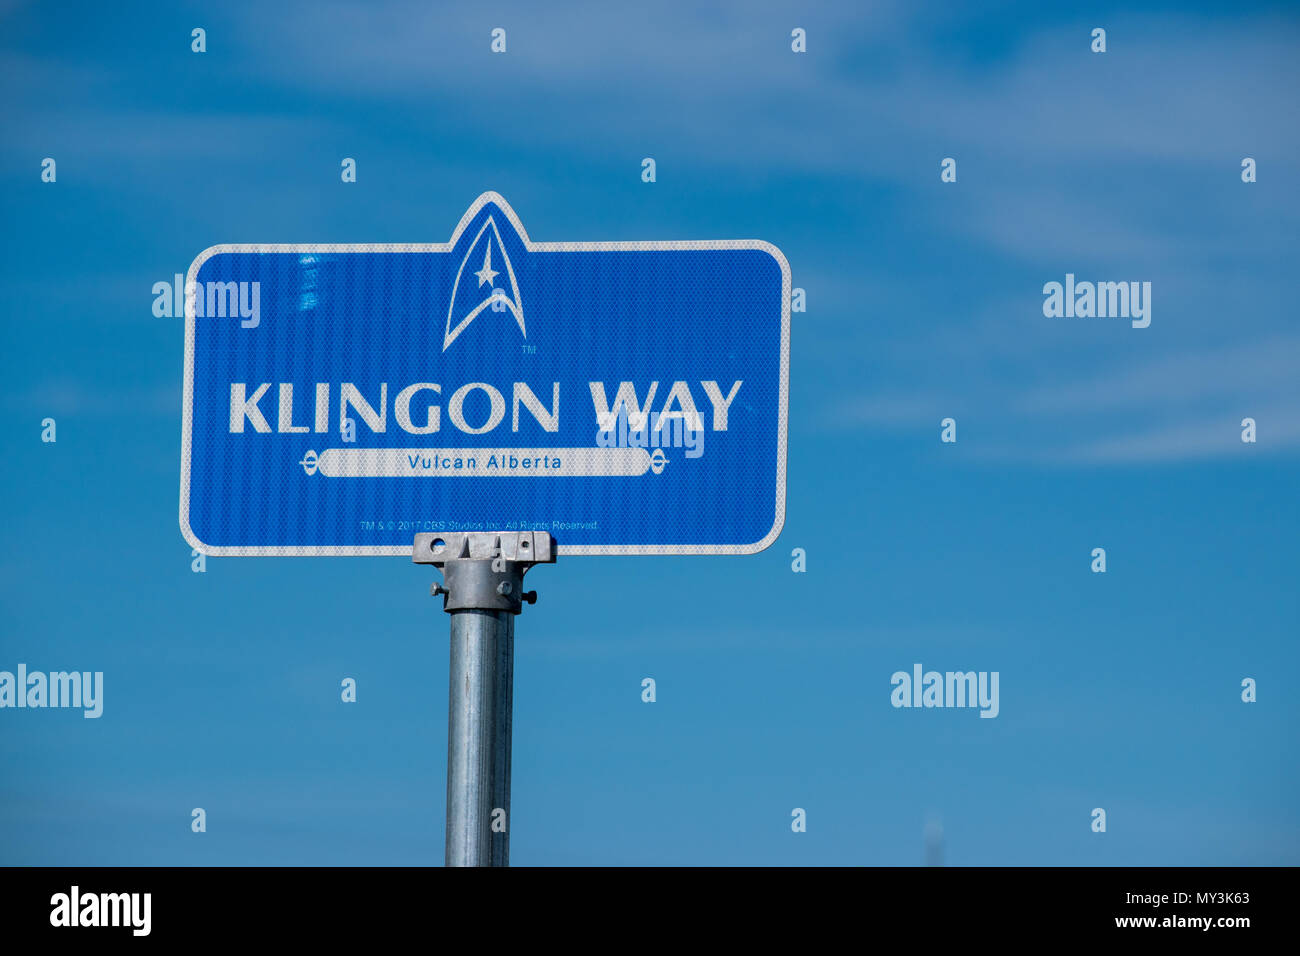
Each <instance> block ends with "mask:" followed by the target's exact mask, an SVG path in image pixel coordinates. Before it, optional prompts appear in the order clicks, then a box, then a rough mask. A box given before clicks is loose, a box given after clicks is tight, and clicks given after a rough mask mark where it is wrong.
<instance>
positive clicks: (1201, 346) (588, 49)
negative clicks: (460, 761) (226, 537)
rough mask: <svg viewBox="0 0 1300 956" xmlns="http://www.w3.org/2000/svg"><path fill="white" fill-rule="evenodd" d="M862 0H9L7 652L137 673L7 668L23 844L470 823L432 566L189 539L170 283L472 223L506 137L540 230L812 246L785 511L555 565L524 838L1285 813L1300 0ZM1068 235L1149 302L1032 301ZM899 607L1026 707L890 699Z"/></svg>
mask: <svg viewBox="0 0 1300 956" xmlns="http://www.w3.org/2000/svg"><path fill="white" fill-rule="evenodd" d="M857 6H858V5H850V4H824V5H812V6H798V7H797V6H795V5H785V4H774V3H757V4H755V3H743V4H742V3H736V4H720V5H716V6H712V7H710V8H709V9H707V10H702V9H700V8H699V7H698V5H694V4H654V5H648V6H646V5H640V6H636V7H635V8H633V7H631V6H629V7H628V8H627V9H618V10H615V9H612V8H611V5H606V4H596V3H592V4H585V5H584V4H577V5H561V6H559V7H556V6H553V5H547V6H545V7H536V6H535V5H530V4H496V5H494V6H492V7H491V9H484V8H482V7H481V6H480V5H471V4H459V5H455V6H452V5H428V4H417V3H373V4H366V5H355V6H352V5H345V4H335V3H316V4H310V5H297V4H285V5H275V7H274V8H267V6H266V5H261V4H251V3H237V4H223V5H220V6H218V7H214V6H211V5H199V4H168V5H162V4H140V5H133V6H132V7H131V8H130V9H129V10H110V9H98V8H94V7H91V6H85V7H84V8H81V9H71V10H65V11H63V12H58V11H52V10H51V9H49V8H47V7H44V6H39V5H36V4H25V3H14V2H0V84H2V87H3V92H4V97H3V101H4V104H5V105H4V107H3V108H4V124H3V131H2V132H0V214H2V216H3V222H4V224H5V229H4V231H3V236H2V238H0V242H3V255H2V256H0V289H3V296H2V297H0V302H2V303H3V306H2V308H3V316H2V317H0V372H2V373H3V376H4V382H5V387H4V389H3V392H0V411H2V412H3V420H4V423H5V427H4V428H3V429H2V430H0V450H2V451H3V455H4V461H5V467H4V468H3V470H0V499H2V500H4V501H6V502H7V503H8V508H7V510H6V517H7V520H6V521H5V522H4V524H3V528H2V529H0V542H2V544H3V548H2V549H0V669H8V670H12V669H13V668H14V667H15V666H16V665H17V664H18V663H19V662H23V663H26V664H27V666H28V667H29V668H31V669H33V670H61V669H77V670H99V671H103V672H104V674H105V685H106V689H105V705H104V716H103V717H102V718H101V719H99V720H83V719H82V717H81V716H80V714H79V713H77V712H72V711H59V710H44V711H41V710H21V711H19V710H3V711H0V862H4V863H23V864H28V863H39V864H115V863H124V864H181V865H187V864H240V863H250V864H290V863H306V864H333V863H339V864H352V863H372V864H389V863H392V864H425V863H437V862H440V861H441V856H442V814H443V801H444V786H445V779H444V776H443V774H444V766H445V753H446V751H445V746H446V707H447V699H446V694H447V634H446V632H447V622H446V615H444V614H443V613H442V611H441V609H440V602H438V601H434V600H432V599H430V598H429V597H428V586H429V583H430V581H431V579H432V573H431V572H430V571H428V570H427V569H422V568H416V567H413V566H411V565H410V564H409V562H406V561H404V560H402V559H400V558H368V559H361V558H336V559H308V558H295V559H269V558H248V559H238V558H212V559H209V560H208V562H207V571H206V573H204V574H194V573H191V571H190V551H189V548H188V546H187V545H186V544H185V542H184V541H183V540H182V538H181V536H180V532H179V529H178V526H177V498H178V483H179V455H180V403H181V373H182V347H183V322H181V321H178V320H176V319H162V318H157V317H155V316H154V315H153V313H152V309H151V307H152V303H153V296H152V294H151V292H150V290H151V287H152V285H153V283H155V282H157V281H160V280H168V279H170V277H171V276H172V275H173V274H174V273H176V272H183V271H185V269H186V268H187V266H188V265H189V263H190V261H191V260H192V259H193V257H194V256H195V255H196V254H197V253H198V252H200V251H202V250H203V249H205V248H207V247H208V246H211V245H213V244H215V243H221V242H302V243H308V242H311V243H325V242H444V241H446V239H447V238H448V237H449V236H450V233H451V230H452V228H453V227H454V226H455V224H456V222H457V221H458V220H459V218H460V216H461V215H462V213H463V212H464V210H465V208H466V207H467V206H468V204H469V203H470V202H471V201H472V200H473V199H474V198H475V197H476V196H478V195H479V194H480V193H482V192H483V191H485V190H489V189H491V190H495V191H497V192H499V193H501V194H502V195H503V196H505V197H506V199H507V200H508V201H509V202H510V204H511V205H512V206H513V208H514V209H515V211H516V212H517V213H518V214H519V216H520V217H521V219H522V221H523V223H524V225H525V227H526V228H527V230H528V232H529V235H530V236H531V237H532V238H533V239H534V240H537V241H551V240H640V239H708V238H730V237H754V238H761V239H766V240H768V241H771V242H773V243H775V244H776V245H778V246H779V247H780V248H781V249H782V251H783V252H784V253H785V255H786V257H787V258H788V259H789V261H790V263H791V267H792V272H793V281H794V285H795V286H798V287H802V288H805V289H806V290H807V295H808V311H807V312H806V313H802V314H796V315H795V316H794V323H793V332H792V356H791V358H792V369H791V392H790V439H789V440H790V457H789V485H788V496H787V519H786V525H785V530H784V532H783V534H782V535H781V537H780V538H779V539H778V541H777V542H776V544H775V545H773V546H772V547H771V548H770V549H768V550H767V551H765V552H763V553H762V554H760V555H756V556H751V557H736V558H725V557H677V558H673V557H653V558H651V557H646V558H612V557H611V558H579V557H575V558H571V559H562V560H561V562H560V563H559V564H557V565H556V566H555V567H550V568H543V569H540V570H538V571H536V572H535V574H534V575H532V576H531V577H530V586H532V587H535V588H537V590H538V591H539V592H540V595H541V596H540V600H539V602H538V604H537V605H536V607H533V608H530V609H528V610H526V611H525V613H524V615H523V616H522V617H521V619H520V620H519V622H518V646H517V651H516V692H515V693H516V698H515V725H514V726H515V740H514V774H513V781H514V795H513V827H512V837H511V849H512V862H514V863H515V864H516V865H538V864H652V865H654V864H711V863H726V864H833V865H861V864H887V865H893V864H899V865H914V864H918V863H920V862H921V861H922V854H923V841H922V832H923V829H924V827H925V825H926V824H927V822H930V821H940V822H941V825H942V827H943V832H944V838H943V839H944V858H945V860H946V862H948V863H950V864H954V865H962V864H1030V863H1035V864H1084V865H1088V864H1119V865H1127V864H1295V863H1297V862H1300V777H1298V773H1297V766H1300V760H1298V759H1297V758H1298V756H1300V754H1298V753H1297V743H1296V731H1297V727H1300V707H1298V706H1297V702H1296V699H1295V697H1294V693H1293V688H1294V675H1295V673H1296V672H1297V664H1300V660H1298V659H1297V658H1298V657H1300V655H1298V654H1297V651H1296V642H1295V638H1296V634H1297V624H1298V623H1300V620H1298V619H1300V613H1298V612H1300V598H1298V597H1297V590H1298V589H1297V588H1296V579H1297V571H1300V567H1298V565H1300V562H1298V561H1297V554H1296V540H1297V533H1298V532H1300V512H1298V509H1297V504H1296V475H1297V471H1296V469H1297V465H1298V464H1300V375H1298V374H1297V373H1298V372H1300V331H1298V330H1297V328H1296V315H1295V306H1294V303H1295V294H1294V291H1293V287H1292V283H1293V281H1294V275H1295V268H1294V248H1295V245H1294V244H1295V236H1296V235H1297V227H1298V226H1300V201H1298V198H1300V197H1297V191H1296V182H1297V175H1298V174H1300V169H1297V159H1296V157H1297V155H1300V142H1297V139H1298V137H1297V131H1296V124H1295V119H1294V117H1295V113H1294V103H1293V101H1294V94H1295V90H1296V88H1297V83H1296V81H1297V79H1298V76H1297V74H1298V73H1300V66H1298V65H1297V64H1300V58H1297V57H1296V55H1295V53H1296V49H1297V41H1298V40H1300V21H1298V20H1297V18H1296V16H1295V14H1294V12H1293V11H1291V10H1289V9H1288V8H1287V6H1286V5H1282V4H1223V5H1203V4H1147V5H1139V4H1122V5H1121V4H1090V5H1073V4H1061V5H1042V4H1028V3H1026V4H1014V3H1012V4H984V5H979V6H978V8H976V7H967V6H966V5H961V6H958V5H952V6H951V7H943V6H937V5H927V4H920V5H918V4H909V3H900V4H871V5H870V8H869V9H868V10H865V11H864V10H859V9H855V8H856V7H857ZM196 26H201V27H204V28H205V29H206V30H207V44H208V52H207V53H205V54H202V55H198V54H194V53H191V52H190V30H191V29H192V28H193V27H196ZM497 26H501V27H504V28H506V30H507V35H508V52H507V53H506V54H505V55H501V56H494V55H492V54H491V53H490V52H489V50H488V44H489V32H490V30H491V29H492V28H493V27H497ZM796 26H800V27H803V28H805V29H806V30H807V34H808V52H807V53H806V54H803V55H796V54H793V53H791V51H790V30H791V29H792V28H793V27H796ZM1097 26H1100V27H1104V28H1105V29H1106V30H1107V44H1108V52H1106V53H1105V54H1104V55H1098V54H1093V53H1091V52H1090V51H1089V34H1090V31H1091V30H1092V28H1094V27H1097ZM46 156H50V157H54V158H55V159H56V160H57V163H58V181H57V182H56V183H54V184H47V183H42V182H41V181H40V162H41V160H42V158H44V157H46ZM344 156H351V157H355V158H356V159H357V161H358V181H357V183H355V184H349V185H344V184H342V183H341V182H340V181H339V162H340V160H341V158H342V157H344ZM645 156H653V157H655V159H656V161H657V164H658V181H657V182H656V183H654V184H645V183H642V182H641V179H640V170H641V159H642V158H643V157H645ZM949 156H951V157H954V158H956V160H957V162H958V181H957V183H955V184H942V183H940V181H939V163H940V160H941V159H942V158H944V157H949ZM1246 156H1250V157H1253V158H1255V159H1256V160H1257V162H1258V170H1259V172H1258V182H1256V183H1254V184H1249V185H1247V184H1244V183H1242V182H1241V179H1240V164H1241V160H1242V158H1243V157H1246ZM1067 272H1070V273H1075V274H1076V275H1078V276H1079V277H1080V278H1081V279H1094V280H1112V279H1114V280H1120V279H1126V280H1145V281H1150V282H1151V283H1152V286H1153V310H1152V323H1151V326H1150V327H1149V328H1147V329H1141V330H1138V329H1133V328H1131V327H1129V325H1128V323H1127V322H1124V321H1115V320H1083V319H1073V320H1072V319H1048V318H1045V317H1044V316H1043V313H1042V301H1043V296H1042V292H1041V289H1042V286H1043V284H1044V283H1045V282H1049V281H1053V280H1055V281H1062V280H1063V278H1064V276H1065V274H1066V273H1067ZM47 416H48V417H54V418H55V419H56V420H57V422H58V441H57V443H55V444H45V443H42V442H41V440H40V432H41V426H40V422H41V420H42V419H43V418H45V417H47ZM948 416H952V417H954V418H956V419H957V421H958V429H959V441H958V442H957V444H955V445H944V444H941V443H940V441H939V421H940V419H942V418H944V417H948ZM1247 416H1250V417H1253V418H1255V419H1256V421H1257V422H1258V434H1259V440H1258V442H1257V443H1256V444H1253V445H1247V444H1243V443H1242V442H1241V441H1240V439H1239V436H1240V431H1241V429H1240V425H1239V422H1240V421H1241V419H1242V418H1244V417H1247ZM796 547H801V548H804V549H806V551H807V556H808V571H807V573H804V574H794V573H792V572H791V568H790V563H791V558H790V552H791V550H792V549H793V548H796ZM1094 547H1105V548H1106V550H1107V555H1108V571H1107V573H1106V574H1104V575H1096V574H1092V573H1090V571H1089V563H1090V552H1091V550H1092V549H1093V548H1094ZM916 662H920V663H922V664H924V665H925V666H926V668H927V669H929V668H933V669H937V670H988V671H993V670H996V671H998V672H999V673H1000V675H1001V681H1000V689H1001V712H1000V714H999V716H998V717H997V718H996V719H994V720H981V719H978V717H977V715H976V713H975V712H974V711H971V710H957V709H936V710H907V709H901V710H899V709H894V708H892V707H891V706H890V703H889V699H890V690H891V687H890V675H891V674H892V673H893V672H895V671H897V670H910V669H911V667H912V665H913V664H914V663H916ZM346 676H352V677H355V678H356V679H357V682H358V702H357V703H356V704H354V705H344V704H342V703H341V702H340V701H339V694H338V687H339V682H340V680H341V679H342V678H343V677H346ZM647 676H650V677H654V678H655V679H656V681H657V685H658V701H657V702H656V703H654V704H653V705H649V704H644V703H642V702H641V699H640V689H641V687H640V682H641V679H642V678H643V677H647ZM1245 677H1253V678H1255V679H1256V680H1257V681H1258V688H1259V690H1258V694H1259V700H1258V702H1257V703H1254V704H1244V703H1242V702H1241V700H1240V684H1241V680H1242V679H1243V678H1245ZM193 807H203V808H204V809H205V810H206V811H207V815H208V831H207V832H206V833H204V834H194V833H191V832H190V827H189V823H190V810H191V808H193ZM795 807H802V808H805V809H806V810H807V813H808V831H807V832H806V833H802V834H795V833H792V832H791V829H790V812H791V809H792V808H795ZM1094 807H1104V808H1105V809H1106V810H1107V814H1108V828H1107V832H1106V833H1104V834H1096V833H1093V832H1091V830H1090V828H1089V823H1090V816H1089V814H1090V811H1091V810H1092V808H1094Z"/></svg>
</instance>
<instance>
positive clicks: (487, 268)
mask: <svg viewBox="0 0 1300 956" xmlns="http://www.w3.org/2000/svg"><path fill="white" fill-rule="evenodd" d="M474 274H475V275H476V276H478V284H479V285H480V286H481V285H483V283H484V282H491V281H492V280H493V279H495V278H496V277H497V276H498V275H500V273H499V272H494V271H493V269H492V243H490V242H489V243H488V247H487V256H486V257H485V258H484V259H483V268H482V269H480V270H479V271H478V272H476V273H474Z"/></svg>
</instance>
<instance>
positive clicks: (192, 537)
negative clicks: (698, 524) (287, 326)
mask: <svg viewBox="0 0 1300 956" xmlns="http://www.w3.org/2000/svg"><path fill="white" fill-rule="evenodd" d="M489 202H491V203H495V204H496V205H497V206H499V207H500V208H501V210H502V212H504V213H505V215H506V216H507V217H508V218H509V220H510V224H511V225H512V226H514V228H515V231H516V232H517V233H518V234H519V238H520V239H522V240H523V242H524V247H525V248H526V249H527V250H528V251H529V252H646V251H656V250H704V249H759V250H762V251H763V252H766V253H767V254H768V255H770V256H771V257H772V258H773V259H775V260H776V262H777V264H778V265H780V267H781V396H780V403H781V407H780V418H779V421H778V423H777V429H778V434H777V452H776V454H777V460H776V511H775V514H774V515H773V521H772V529H771V530H770V531H769V532H768V533H767V534H766V535H765V536H764V537H763V538H761V539H760V540H758V541H756V542H754V543H752V544H742V545H729V544H683V545H668V544H637V545H566V544H564V543H563V540H562V536H557V539H556V544H557V547H556V550H557V552H558V553H559V554H562V555H569V554H757V553H758V552H760V551H763V550H765V549H766V548H768V547H769V546H770V545H771V544H772V543H773V542H774V541H776V539H777V537H778V536H779V535H780V534H781V529H782V528H783V527H784V526H785V469H786V447H787V425H788V414H789V409H788V403H789V392H790V263H789V262H787V261H786V258H785V255H784V254H783V253H782V252H781V250H780V249H778V248H777V247H776V246H774V245H772V243H770V242H764V241H763V240H761V239H718V240H683V241H678V242H533V241H532V240H531V239H529V238H528V233H527V232H526V231H525V230H524V226H523V223H522V222H520V221H519V217H518V216H516V215H515V211H514V209H512V208H511V206H510V204H509V203H508V202H506V201H505V199H504V198H502V197H501V195H500V194H498V193H495V192H491V191H489V192H485V193H483V194H482V195H481V196H479V197H478V198H477V199H476V200H474V202H473V203H472V204H471V205H470V207H469V209H468V210H467V211H466V213H465V215H464V216H462V217H461V220H460V223H459V224H458V225H457V226H456V229H455V231H454V232H453V233H452V234H451V241H450V242H446V243H334V244H324V245H296V244H292V243H289V244H285V243H275V244H258V243H252V244H223V245H216V246H209V247H208V248H207V249H204V250H203V251H202V252H200V253H199V254H198V256H197V257H196V258H195V260H194V261H193V262H192V263H191V264H190V268H189V271H188V272H187V274H186V279H185V283H186V288H188V287H189V284H190V283H191V282H197V281H198V274H199V269H200V268H202V266H203V264H204V263H205V262H207V261H208V259H210V258H212V257H213V256H215V255H220V254H222V253H227V252H245V253H247V252H253V253H260V252H295V253H313V254H314V253H331V252H451V251H452V250H453V249H454V248H455V246H456V242H457V240H459V239H460V235H461V233H462V232H464V231H465V229H466V228H468V226H469V224H470V221H471V220H472V219H473V218H474V216H475V215H476V214H477V213H478V211H479V210H480V209H482V208H483V206H485V205H486V204H487V203H489ZM194 312H195V310H194V306H193V303H192V302H190V300H189V297H188V296H186V297H185V390H184V397H183V398H182V403H183V407H182V412H181V501H180V523H181V534H183V535H184V536H185V540H186V541H188V542H189V544H190V546H191V547H192V548H194V549H195V550H197V551H199V552H200V553H202V554H206V555H212V556H214V557H227V556H231V557H235V556H237V557H255V556H262V557H267V556H274V557H374V556H403V557H410V554H411V546H410V545H405V546H403V545H355V546H326V547H320V546H311V545H289V546H260V545H259V546H251V547H223V546H216V545H209V544H205V543H204V542H202V541H200V540H199V538H198V536H197V535H196V534H195V533H194V531H193V529H192V528H191V527H190V440H191V432H192V427H193V417H194V407H193V406H194V324H195V314H194ZM428 530H432V531H436V530H437V529H428ZM480 530H483V531H496V530H503V529H496V528H483V529H480ZM412 538H414V534H412Z"/></svg>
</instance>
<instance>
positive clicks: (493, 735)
mask: <svg viewBox="0 0 1300 956" xmlns="http://www.w3.org/2000/svg"><path fill="white" fill-rule="evenodd" d="M514 631H515V618H514V615H513V614H511V613H510V612H509V611H480V610H464V611H456V612H454V613H453V614H452V615H451V668H450V673H451V680H450V684H451V686H450V689H449V692H448V695H447V696H448V699H449V702H450V706H449V709H448V715H447V857H446V861H447V866H509V865H510V827H509V821H510V737H511V732H510V731H511V727H510V723H511V716H512V710H513V703H514V674H513V670H514V642H515V634H514ZM494 817H495V821H494ZM494 822H495V823H496V828H495V830H494V827H493V823H494Z"/></svg>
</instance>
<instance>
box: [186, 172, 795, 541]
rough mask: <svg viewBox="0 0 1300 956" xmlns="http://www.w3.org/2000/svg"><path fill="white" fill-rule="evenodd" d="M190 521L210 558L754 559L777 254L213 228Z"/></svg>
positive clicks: (191, 301) (776, 320)
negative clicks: (344, 237)
mask: <svg viewBox="0 0 1300 956" xmlns="http://www.w3.org/2000/svg"><path fill="white" fill-rule="evenodd" d="M186 293H187V301H186V323H185V401H184V426H183V435H182V457H181V502H180V520H181V528H182V531H183V532H184V534H185V537H186V539H187V540H188V541H189V542H190V544H191V545H192V546H193V547H194V548H197V549H198V550H200V551H203V552H205V553H207V554H212V555H382V554H392V555H397V554H401V555H406V554H410V551H411V540H412V535H413V534H414V533H415V532H417V531H419V532H424V531H429V532H438V531H467V530H520V531H528V530H531V531H549V532H551V533H552V534H554V536H555V538H556V541H557V542H558V551H559V553H560V554H561V555H567V554H674V553H677V554H687V553H695V554H707V553H731V554H744V553H752V552H755V551H760V550H762V549H763V548H765V547H767V546H768V545H769V544H771V543H772V541H774V540H775V539H776V536H777V534H778V533H779V532H780V530H781V525H782V522H783V521H784V516H785V462H786V439H785V435H786V399H787V388H788V380H789V346H790V269H789V266H788V265H787V263H786V260H785V257H784V256H783V255H782V254H781V252H780V251H779V250H778V249H776V247H774V246H772V245H770V244H768V243H766V242H760V241H750V240H728V241H713V242H708V241H704V242H701V241H685V242H585V243H584V242H551V243H534V242H532V241H531V240H530V239H529V238H528V236H527V234H526V233H525V232H524V228H523V226H522V224H521V223H520V222H519V219H518V218H517V217H516V216H515V214H514V212H513V210H511V209H510V207H509V206H508V205H507V204H506V202H505V200H504V199H502V198H501V197H500V196H498V195H496V194H495V193H485V194H483V195H482V196H480V197H479V198H478V200H476V201H475V202H474V204H473V205H471V206H470V208H469V211H468V212H466V213H465V216H464V218H462V219H461V221H460V224H459V225H458V226H457V227H456V229H455V231H454V232H453V233H452V238H451V241H450V242H449V243H447V244H445V245H227V246H213V247H212V248H210V249H208V250H206V251H204V252H203V253H202V254H200V255H199V257H198V258H197V259H195V260H194V263H193V265H191V266H190V269H189V275H188V281H187V286H186Z"/></svg>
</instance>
